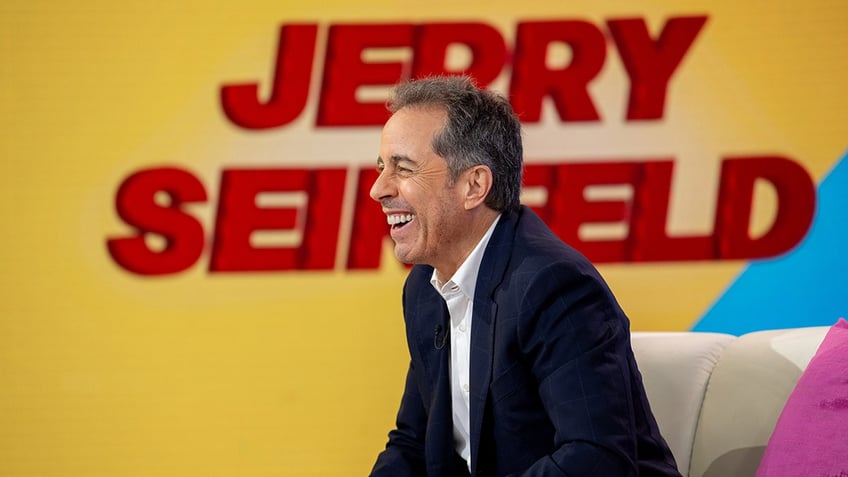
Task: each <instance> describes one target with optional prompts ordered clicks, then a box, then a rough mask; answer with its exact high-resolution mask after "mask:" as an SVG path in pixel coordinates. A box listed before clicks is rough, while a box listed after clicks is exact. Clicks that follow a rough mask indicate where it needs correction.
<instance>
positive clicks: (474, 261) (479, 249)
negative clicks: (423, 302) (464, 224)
mask: <svg viewBox="0 0 848 477" xmlns="http://www.w3.org/2000/svg"><path fill="white" fill-rule="evenodd" d="M500 218H501V216H500V214H498V216H497V217H495V220H494V221H493V222H492V225H490V226H489V229H488V230H486V233H485V234H483V237H482V238H481V239H480V241H479V242H477V245H476V246H475V247H474V250H472V251H471V253H470V254H469V255H468V257H467V258H466V259H465V261H463V262H462V264H461V265H460V266H459V268H458V269H457V270H456V272H455V273H454V274H453V276H452V277H451V278H450V280H448V281H447V282H446V283H445V284H444V285H442V286H441V287H440V286H439V279H438V278H436V270H435V269H434V270H433V275H432V277H430V284H432V285H433V288H435V289H436V291H437V292H439V294H440V295H442V297H446V296H447V295H448V294H450V290H451V288H452V287H453V286H454V285H456V286H458V287H459V289H460V291H462V294H463V295H465V297H466V298H467V299H469V300H473V299H474V291H475V290H476V289H477V274H478V273H479V272H480V264H481V263H482V262H483V254H484V252H485V251H486V245H488V244H489V239H491V238H492V233H493V232H494V231H495V226H496V225H498V221H499V220H500Z"/></svg>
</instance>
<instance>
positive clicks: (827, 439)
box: [757, 318, 848, 477]
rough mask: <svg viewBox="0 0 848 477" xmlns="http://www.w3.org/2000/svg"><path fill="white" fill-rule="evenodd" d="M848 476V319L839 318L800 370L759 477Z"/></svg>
mask: <svg viewBox="0 0 848 477" xmlns="http://www.w3.org/2000/svg"><path fill="white" fill-rule="evenodd" d="M807 475H808V476H813V477H845V476H848V321H845V319H844V318H840V319H839V321H838V322H837V323H836V324H835V325H833V326H832V327H831V328H830V330H828V332H827V335H826V336H825V338H824V341H822V343H821V345H820V346H819V349H818V351H816V354H815V356H813V359H812V360H811V361H810V364H809V365H808V366H807V369H806V370H804V372H803V373H802V374H801V378H800V379H798V383H797V384H796V385H795V389H793V390H792V394H790V395H789V399H788V400H787V401H786V406H784V408H783V411H781V413H780V418H778V420H777V424H776V425H775V428H774V432H772V434H771V438H769V442H768V445H767V446H766V450H765V453H764V454H763V460H762V462H760V467H759V469H757V477H782V476H793V477H794V476H807Z"/></svg>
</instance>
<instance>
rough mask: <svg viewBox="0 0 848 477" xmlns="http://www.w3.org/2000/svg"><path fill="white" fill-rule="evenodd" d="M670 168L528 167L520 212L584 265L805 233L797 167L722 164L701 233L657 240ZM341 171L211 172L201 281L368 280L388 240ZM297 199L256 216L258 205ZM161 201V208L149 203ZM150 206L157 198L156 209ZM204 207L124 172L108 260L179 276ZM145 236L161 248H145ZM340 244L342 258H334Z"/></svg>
mask: <svg viewBox="0 0 848 477" xmlns="http://www.w3.org/2000/svg"><path fill="white" fill-rule="evenodd" d="M673 167H674V162H673V161H672V160H656V161H642V162H612V163H610V162H604V163H561V164H529V165H527V166H526V177H525V185H526V186H527V187H533V188H543V189H545V190H546V194H545V195H546V197H547V200H546V201H545V202H544V203H543V204H539V205H534V206H532V207H533V209H534V210H535V211H536V212H537V213H538V214H539V215H540V216H541V217H542V218H543V219H544V220H545V221H546V222H547V224H548V225H549V226H550V227H551V228H552V229H553V230H554V231H555V232H556V233H557V234H558V235H559V236H560V237H561V238H562V239H563V240H565V241H566V242H568V243H570V244H572V245H573V246H575V247H576V248H577V249H579V250H580V251H582V252H583V253H584V254H586V255H587V256H588V257H589V259H591V260H592V261H594V262H596V263H609V262H652V261H683V260H725V259H750V258H761V257H769V256H774V255H778V254H780V253H784V252H786V251H788V250H790V249H791V248H792V247H794V246H795V245H796V244H797V243H798V242H799V241H800V240H801V239H802V238H803V237H804V235H805V234H806V232H807V229H808V228H809V226H810V223H811V221H812V217H813V212H814V209H815V188H814V185H813V182H812V180H811V178H810V176H809V174H808V173H807V172H806V171H805V170H804V168H803V167H802V166H800V165H799V164H798V163H797V162H795V161H792V160H790V159H787V158H783V157H775V156H764V157H731V158H725V159H724V160H723V161H722V166H721V176H720V180H719V184H718V195H717V204H716V215H715V222H714V224H715V225H714V230H713V232H712V234H709V235H704V236H688V237H675V236H669V235H668V234H667V232H666V223H667V218H668V209H669V199H670V191H671V182H672V170H673ZM347 174H348V171H347V170H346V169H342V168H338V169H336V168H312V169H305V168H302V169H292V168H284V169H246V168H242V169H225V170H223V171H222V173H221V186H220V190H219V196H218V206H217V214H216V217H215V223H214V230H213V231H211V232H212V233H211V234H210V235H211V237H212V240H211V247H209V254H210V258H209V271H210V272H247V271H295V270H331V269H334V268H335V267H336V263H337V262H338V263H345V266H346V268H347V269H349V270H362V269H377V268H379V266H380V256H381V252H382V247H383V244H384V242H385V241H386V237H387V235H388V233H389V228H388V225H387V224H386V218H385V216H384V215H383V213H382V211H381V209H380V207H379V205H378V204H376V203H375V202H374V201H373V200H371V198H370V197H369V195H368V192H369V189H370V187H371V184H373V182H374V180H375V179H376V177H377V173H376V171H374V170H372V169H361V170H359V171H358V173H357V174H358V178H357V184H356V191H355V200H354V203H353V204H352V207H351V208H345V207H344V188H345V183H346V177H347ZM757 181H766V182H767V183H769V184H770V185H771V186H772V187H773V189H774V191H775V192H776V198H777V207H776V214H775V218H774V221H773V223H772V224H771V227H770V229H769V230H768V231H766V232H765V233H763V234H761V235H760V236H758V237H752V236H751V234H750V233H749V229H750V223H751V214H752V204H753V196H754V186H755V182H757ZM597 185H601V186H603V185H623V186H625V187H627V188H629V189H630V190H631V192H632V194H630V198H628V199H626V200H618V199H614V200H613V199H597V200H590V199H587V194H586V193H585V192H586V190H587V188H589V187H592V186H597ZM269 194H270V195H283V196H286V195H288V196H290V197H291V198H294V199H297V200H293V201H290V202H289V203H287V205H281V204H280V203H277V204H274V205H273V206H272V205H268V204H267V202H263V201H262V200H261V198H262V197H263V196H265V195H269ZM163 195H164V196H166V197H167V198H168V200H164V201H163V200H161V196H163ZM157 197H158V199H157ZM208 200H209V196H208V194H207V190H206V187H204V185H203V183H202V182H201V181H200V180H199V179H198V178H197V176H195V175H194V174H192V173H191V172H189V171H186V170H184V169H179V168H173V167H165V168H152V169H145V170H141V171H138V172H135V173H133V174H132V175H130V176H129V177H127V178H126V179H125V180H124V181H123V183H122V184H121V185H120V187H119V189H118V191H117V194H116V197H115V202H116V210H117V213H118V215H119V216H120V218H121V219H122V220H123V221H124V222H125V223H126V225H128V226H129V227H130V228H131V229H132V231H131V232H129V233H128V234H126V235H124V236H118V237H111V238H107V240H106V244H107V248H108V250H109V253H110V255H111V257H112V259H113V260H114V261H115V263H116V264H118V265H119V266H120V267H122V268H124V269H126V270H128V271H130V272H132V273H136V274H141V275H162V274H173V273H179V272H182V271H184V270H186V269H188V268H190V267H192V266H194V265H195V264H196V263H197V262H198V261H199V260H200V259H201V257H202V256H203V254H204V251H206V250H207V243H206V242H207V241H206V238H205V237H206V234H205V233H204V232H205V231H204V227H203V225H202V223H201V222H200V220H198V219H197V217H195V216H194V215H192V214H191V213H190V212H189V211H188V210H186V209H187V205H188V204H192V203H197V204H203V203H206V202H207V201H208ZM348 209H352V212H347V213H352V220H351V223H352V224H353V226H352V230H351V233H350V236H349V237H340V235H341V226H340V224H341V223H342V215H343V213H345V211H346V210H348ZM599 223H600V224H604V223H607V224H608V223H623V224H625V225H626V227H627V233H626V234H625V236H624V237H620V238H615V239H609V238H605V239H594V240H590V239H587V238H586V237H582V236H581V234H580V227H581V226H582V225H583V224H599ZM269 231H272V232H274V231H276V232H284V233H290V234H291V235H292V236H293V237H295V240H294V241H293V243H285V244H283V243H272V244H270V245H269V244H267V243H264V244H258V243H256V242H257V241H256V240H255V239H256V237H255V235H256V234H260V233H263V232H269ZM148 235H156V236H159V237H161V238H163V239H164V241H163V242H164V244H165V245H164V247H158V248H154V247H151V246H150V245H149V240H147V239H146V236H148ZM343 239H347V240H348V244H347V245H348V253H347V256H346V257H343V256H339V255H340V254H339V253H338V252H337V250H338V248H339V247H338V245H339V243H340V240H343Z"/></svg>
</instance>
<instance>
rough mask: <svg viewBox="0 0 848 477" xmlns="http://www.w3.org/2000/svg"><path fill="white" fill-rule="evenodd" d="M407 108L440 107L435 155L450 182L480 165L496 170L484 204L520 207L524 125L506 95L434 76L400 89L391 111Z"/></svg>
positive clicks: (460, 79) (503, 208) (463, 78)
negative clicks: (444, 165) (442, 117)
mask: <svg viewBox="0 0 848 477" xmlns="http://www.w3.org/2000/svg"><path fill="white" fill-rule="evenodd" d="M407 106H417V107H429V106H434V107H440V108H443V109H444V110H445V111H446V112H447V120H446V121H445V127H444V128H443V129H442V130H441V131H439V132H437V133H436V134H435V136H434V137H433V151H434V152H435V153H436V154H438V155H439V156H441V157H444V158H445V160H446V161H447V163H448V170H449V172H450V179H451V183H452V184H453V183H454V182H455V181H456V179H457V178H458V177H459V175H460V174H461V173H462V172H464V171H466V170H468V169H469V168H471V167H473V166H476V165H484V166H487V167H488V168H489V169H490V170H491V171H492V176H493V179H492V189H491V190H490V191H489V195H488V196H487V197H486V201H485V204H486V205H487V206H489V207H490V208H492V209H494V210H498V211H501V212H503V211H507V210H515V209H517V208H518V206H519V195H520V194H521V176H522V170H523V164H522V161H523V160H522V155H523V147H522V144H521V123H520V122H519V120H518V117H517V116H516V115H515V113H514V112H513V110H512V106H510V104H509V101H507V100H506V98H504V97H503V96H501V95H499V94H497V93H494V92H491V91H487V90H483V89H479V88H477V86H476V85H475V84H474V81H473V80H472V79H471V78H469V77H466V76H434V77H428V78H422V79H417V80H411V81H407V82H403V83H401V84H399V85H397V86H396V87H395V89H394V93H393V95H392V97H391V99H389V101H388V103H387V107H388V109H389V111H391V112H392V113H395V112H397V111H398V110H400V109H401V108H404V107H407Z"/></svg>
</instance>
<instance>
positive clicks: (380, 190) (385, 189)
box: [370, 170, 394, 202]
mask: <svg viewBox="0 0 848 477" xmlns="http://www.w3.org/2000/svg"><path fill="white" fill-rule="evenodd" d="M387 175H388V174H386V171H385V170H384V171H382V172H380V174H379V175H378V176H377V179H376V180H375V181H374V184H372V185H371V194H370V195H371V198H372V199H374V200H376V201H377V202H380V201H381V200H383V199H385V198H388V197H391V196H392V194H393V192H392V191H393V190H394V187H393V185H392V184H391V180H390V179H389V178H388V177H387Z"/></svg>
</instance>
